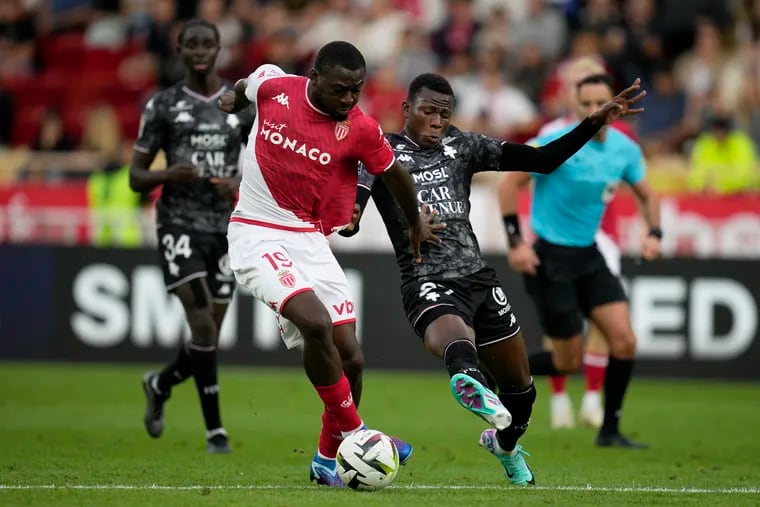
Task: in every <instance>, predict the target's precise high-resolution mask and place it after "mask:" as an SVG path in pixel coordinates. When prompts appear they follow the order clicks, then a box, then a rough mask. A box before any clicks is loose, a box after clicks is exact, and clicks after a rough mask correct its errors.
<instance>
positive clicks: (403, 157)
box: [398, 155, 414, 162]
mask: <svg viewBox="0 0 760 507" xmlns="http://www.w3.org/2000/svg"><path fill="white" fill-rule="evenodd" d="M398 159H399V161H400V162H411V161H412V160H414V159H413V158H412V157H410V156H409V155H400V156H399V157H398Z"/></svg>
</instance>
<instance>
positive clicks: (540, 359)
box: [528, 350, 561, 375]
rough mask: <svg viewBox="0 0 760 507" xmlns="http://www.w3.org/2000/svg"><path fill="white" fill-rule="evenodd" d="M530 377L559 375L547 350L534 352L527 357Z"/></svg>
mask: <svg viewBox="0 0 760 507" xmlns="http://www.w3.org/2000/svg"><path fill="white" fill-rule="evenodd" d="M528 363H529V364H530V374H531V375H561V373H560V372H559V371H557V368H555V367H554V362H553V361H552V353H551V352H549V351H548V350H541V351H539V352H534V353H532V354H530V355H529V356H528Z"/></svg>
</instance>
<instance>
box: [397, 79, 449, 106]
mask: <svg viewBox="0 0 760 507" xmlns="http://www.w3.org/2000/svg"><path fill="white" fill-rule="evenodd" d="M423 88H427V89H428V90H432V91H434V92H437V93H442V94H444V95H451V96H452V97H454V90H452V89H451V85H450V84H449V82H448V81H447V80H446V78H445V77H443V76H441V75H440V74H433V73H431V72H427V73H425V74H420V75H419V76H417V77H415V78H414V79H413V80H412V82H411V83H409V91H408V92H407V94H406V100H408V101H409V102H414V99H416V98H417V95H419V93H420V90H422V89H423Z"/></svg>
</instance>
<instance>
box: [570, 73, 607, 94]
mask: <svg viewBox="0 0 760 507" xmlns="http://www.w3.org/2000/svg"><path fill="white" fill-rule="evenodd" d="M587 84H605V85H607V86H608V87H609V89H610V90H614V89H613V87H612V78H611V77H610V75H609V74H591V75H590V76H587V77H584V78H583V79H581V80H580V81H578V83H577V84H576V85H575V91H576V92H579V91H580V89H581V87H583V85H587Z"/></svg>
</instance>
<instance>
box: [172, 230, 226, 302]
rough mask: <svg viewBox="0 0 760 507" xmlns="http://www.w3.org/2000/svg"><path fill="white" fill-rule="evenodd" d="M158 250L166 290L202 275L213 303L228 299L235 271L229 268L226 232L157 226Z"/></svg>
mask: <svg viewBox="0 0 760 507" xmlns="http://www.w3.org/2000/svg"><path fill="white" fill-rule="evenodd" d="M158 253H159V260H160V263H161V269H162V270H163V272H164V282H165V283H166V289H167V290H168V291H169V292H172V291H173V290H174V289H176V288H177V287H179V286H180V285H184V284H185V283H187V282H189V281H191V280H195V279H196V278H205V279H206V283H207V284H208V288H209V291H210V292H211V297H212V298H213V299H214V302H215V303H229V302H230V300H231V299H232V293H233V292H234V291H235V275H234V274H233V273H232V269H230V259H229V256H228V255H227V235H226V234H224V233H201V232H196V231H189V230H187V229H182V228H178V227H172V226H165V227H161V228H159V229H158Z"/></svg>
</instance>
